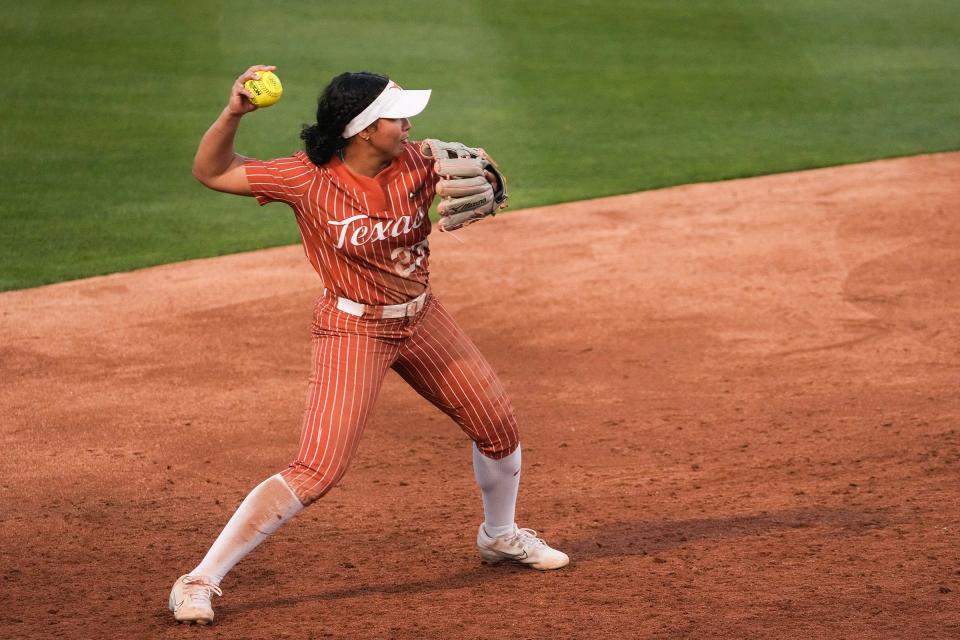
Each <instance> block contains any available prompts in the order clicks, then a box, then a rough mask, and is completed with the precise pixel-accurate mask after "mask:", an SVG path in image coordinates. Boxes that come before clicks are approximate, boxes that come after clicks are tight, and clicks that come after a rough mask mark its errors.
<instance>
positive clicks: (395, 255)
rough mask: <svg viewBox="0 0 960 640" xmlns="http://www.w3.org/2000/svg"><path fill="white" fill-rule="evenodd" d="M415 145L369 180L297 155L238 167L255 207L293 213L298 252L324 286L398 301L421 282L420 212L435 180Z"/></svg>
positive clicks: (425, 254) (425, 259)
mask: <svg viewBox="0 0 960 640" xmlns="http://www.w3.org/2000/svg"><path fill="white" fill-rule="evenodd" d="M417 148H418V146H417V144H416V143H413V142H411V143H410V144H408V145H406V149H405V151H404V153H403V154H402V155H401V156H400V157H399V158H397V159H396V160H394V162H393V163H392V164H391V165H390V166H389V167H387V168H386V169H384V170H383V171H382V172H380V173H379V174H378V175H377V176H376V177H375V178H370V177H367V176H360V175H357V174H354V173H353V172H351V171H350V170H349V168H347V167H346V165H344V164H343V163H342V162H341V161H340V159H339V158H336V157H334V158H333V159H331V160H330V161H329V162H327V163H325V164H324V165H322V166H320V167H318V166H316V165H314V164H313V163H312V162H311V161H310V159H309V158H308V157H307V155H306V153H304V152H303V151H299V152H297V153H295V154H294V155H293V156H290V157H287V158H278V159H275V160H268V161H259V160H254V161H250V162H248V163H247V164H246V165H245V169H246V174H247V181H248V182H249V184H250V188H251V190H252V191H253V194H254V196H256V198H257V201H258V202H260V204H267V203H268V202H284V203H286V204H288V205H289V206H290V207H291V208H292V209H293V211H294V213H295V215H296V219H297V225H298V227H299V229H300V235H301V238H302V240H303V248H304V252H305V253H306V255H307V258H308V259H309V260H310V263H311V264H312V265H313V267H314V269H315V270H316V271H317V273H318V274H319V275H320V277H321V278H322V279H323V282H324V286H325V287H326V288H327V289H329V290H330V291H331V292H333V293H334V295H338V296H343V297H345V298H349V299H351V300H355V301H357V302H362V303H364V304H375V305H384V304H398V303H403V302H407V301H408V300H410V299H412V298H415V297H417V296H418V295H420V294H421V293H422V292H423V291H424V290H425V289H426V287H427V285H428V281H429V270H428V266H429V264H428V263H429V255H430V249H429V244H428V242H427V236H428V235H429V233H430V219H429V217H428V216H427V213H426V212H427V211H428V210H429V208H430V203H431V202H432V201H433V197H434V194H435V184H436V175H435V174H434V173H433V166H432V163H429V162H427V161H426V160H424V158H423V157H422V156H420V154H419V152H418V151H417Z"/></svg>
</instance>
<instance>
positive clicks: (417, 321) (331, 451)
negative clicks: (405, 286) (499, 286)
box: [282, 295, 520, 504]
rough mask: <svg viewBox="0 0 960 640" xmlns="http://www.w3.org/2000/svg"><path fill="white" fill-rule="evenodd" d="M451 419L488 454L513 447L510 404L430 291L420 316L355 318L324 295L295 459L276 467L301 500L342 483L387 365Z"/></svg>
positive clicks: (319, 306)
mask: <svg viewBox="0 0 960 640" xmlns="http://www.w3.org/2000/svg"><path fill="white" fill-rule="evenodd" d="M391 368H392V369H393V370H394V371H396V372H397V373H398V374H400V376H401V377H402V378H403V379H404V380H406V381H407V383H408V384H409V385H410V386H411V387H413V388H414V389H415V390H416V391H417V392H418V393H419V394H420V395H422V396H423V397H424V398H426V399H427V400H429V401H430V402H431V403H433V404H434V405H435V406H436V407H437V408H439V409H440V410H441V411H443V412H444V413H446V414H447V415H448V416H450V417H451V418H452V419H453V420H454V421H455V422H456V423H457V424H458V425H460V428H462V429H463V430H464V431H465V432H466V433H467V435H468V436H470V438H471V439H472V440H473V441H474V442H476V443H477V447H478V448H479V449H480V451H481V452H482V453H483V454H484V455H486V456H488V457H490V458H494V459H499V458H502V457H504V456H507V455H509V454H510V453H511V452H513V450H514V449H516V448H517V445H518V444H519V441H520V434H519V430H518V428H517V421H516V417H515V416H514V412H513V406H512V405H511V404H510V400H509V399H508V398H507V396H506V393H505V392H504V389H503V385H502V384H501V383H500V380H499V378H497V374H496V373H495V372H494V371H493V369H492V367H491V366H490V364H489V363H488V362H487V360H486V359H485V358H484V357H483V355H482V354H481V353H480V351H479V350H478V349H477V347H476V346H475V345H474V344H473V342H472V341H471V340H470V338H468V337H467V335H466V334H465V333H464V332H463V330H462V329H460V327H459V325H457V323H456V322H455V321H454V320H453V318H452V317H450V315H449V314H448V313H447V311H446V309H444V307H443V305H442V304H440V302H439V301H438V300H437V299H436V298H435V297H434V296H432V295H431V296H430V298H429V300H428V302H427V304H426V306H425V307H424V308H423V309H422V310H421V311H420V313H419V314H418V315H417V316H414V317H411V318H396V319H387V320H372V319H364V318H357V317H355V316H352V315H350V314H347V313H344V312H342V311H340V310H338V309H337V308H336V306H335V300H334V299H332V298H330V297H328V296H324V297H322V298H321V299H320V300H319V301H318V303H317V307H316V310H315V312H314V323H313V373H312V375H311V377H310V384H309V387H308V390H307V402H306V411H305V412H304V419H303V427H302V431H301V434H300V446H299V450H298V451H297V457H296V459H295V460H294V461H293V462H292V463H291V464H290V466H289V467H288V468H287V469H285V470H284V471H283V472H282V475H283V476H284V479H285V480H286V481H287V483H288V484H289V485H290V486H291V487H292V488H293V490H294V492H295V493H296V494H297V497H299V498H300V500H301V502H303V503H304V504H309V503H310V502H313V501H314V500H316V499H317V498H319V497H320V496H322V495H324V494H325V493H326V492H327V491H329V490H330V489H331V488H333V486H334V485H335V484H336V483H337V482H338V481H339V480H340V478H341V477H342V476H343V474H344V473H345V472H346V470H347V466H348V465H349V462H350V458H351V457H352V456H353V453H354V452H355V451H356V449H357V445H358V443H359V441H360V435H361V433H362V432H363V428H364V426H365V425H366V422H367V419H368V417H369V415H370V410H371V409H372V408H373V404H374V402H375V401H376V399H377V395H378V394H379V392H380V387H381V385H382V383H383V379H384V377H385V376H386V374H387V370H388V369H391Z"/></svg>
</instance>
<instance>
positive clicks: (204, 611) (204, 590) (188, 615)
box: [170, 574, 223, 624]
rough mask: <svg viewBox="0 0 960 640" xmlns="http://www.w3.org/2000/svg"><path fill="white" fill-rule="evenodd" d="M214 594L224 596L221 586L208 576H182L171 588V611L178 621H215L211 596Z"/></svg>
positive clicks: (202, 622)
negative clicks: (211, 580)
mask: <svg viewBox="0 0 960 640" xmlns="http://www.w3.org/2000/svg"><path fill="white" fill-rule="evenodd" d="M213 594H217V595H218V596H222V595H223V592H222V591H220V587H218V586H217V585H215V584H213V583H212V582H210V580H209V578H207V577H206V576H192V575H190V574H187V575H185V576H180V577H179V578H177V581H176V582H174V583H173V589H171V590H170V611H172V612H173V617H174V619H175V620H176V621H177V622H188V623H190V622H196V623H197V624H210V623H211V622H213V606H212V605H211V604H210V598H212V597H213Z"/></svg>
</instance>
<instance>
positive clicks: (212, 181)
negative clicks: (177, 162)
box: [193, 65, 276, 196]
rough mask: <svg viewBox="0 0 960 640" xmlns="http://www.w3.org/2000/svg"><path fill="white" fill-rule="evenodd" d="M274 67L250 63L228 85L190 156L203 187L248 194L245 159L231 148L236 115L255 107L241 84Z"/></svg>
mask: <svg viewBox="0 0 960 640" xmlns="http://www.w3.org/2000/svg"><path fill="white" fill-rule="evenodd" d="M274 69H276V67H273V66H268V65H254V66H252V67H250V68H249V69H247V70H246V71H244V72H243V74H241V75H240V77H239V78H237V80H236V81H235V82H234V83H233V87H231V88H230V100H229V101H228V102H227V106H226V107H224V109H223V111H222V112H221V113H220V117H218V118H217V119H216V120H215V121H214V123H213V124H212V125H210V128H209V129H207V132H206V133H205V134H203V137H202V138H201V139H200V146H199V147H197V154H196V155H195V156H194V158H193V175H194V177H195V178H196V179H197V180H199V181H200V182H201V183H202V184H203V185H204V186H205V187H208V188H210V189H213V190H214V191H223V192H224V193H234V194H236V195H238V196H252V195H253V192H252V191H250V185H249V184H247V176H246V173H245V172H244V170H243V164H244V163H245V162H246V161H247V160H249V158H246V157H244V156H241V155H240V154H238V153H237V152H236V151H235V150H234V148H233V140H234V138H235V137H236V135H237V128H238V127H239V126H240V118H242V117H243V116H244V115H246V114H248V113H250V112H251V111H254V110H256V108H257V107H256V106H255V105H254V104H253V103H252V102H250V98H251V97H252V96H251V95H250V92H249V91H247V90H246V88H244V86H243V83H244V82H246V81H247V80H251V79H254V78H256V77H257V74H258V72H260V71H273V70H274Z"/></svg>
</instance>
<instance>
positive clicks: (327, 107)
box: [300, 71, 390, 166]
mask: <svg viewBox="0 0 960 640" xmlns="http://www.w3.org/2000/svg"><path fill="white" fill-rule="evenodd" d="M388 82H390V79H389V78H387V77H386V76H382V75H380V74H379V73H370V72H369V71H360V72H358V73H349V72H348V73H341V74H340V75H338V76H337V77H336V78H334V79H333V80H331V81H330V84H328V85H327V86H326V88H325V89H324V90H323V92H322V93H321V94H320V98H318V99H317V123H316V124H314V125H310V126H307V125H304V126H303V131H301V132H300V139H301V140H303V143H304V145H303V146H304V150H305V151H306V152H307V155H308V156H309V157H310V160H311V161H312V162H313V164H315V165H317V166H319V165H322V164H324V163H325V162H327V161H328V160H330V158H332V157H333V154H335V153H337V152H338V151H340V150H341V149H343V148H344V147H345V146H346V144H347V141H346V139H344V138H343V130H344V128H345V127H346V126H347V124H348V123H349V122H350V121H351V120H353V119H354V118H355V117H357V116H358V115H359V114H360V112H361V111H363V110H364V109H366V108H367V107H369V106H370V103H372V102H373V101H374V100H376V98H377V96H378V95H380V93H381V92H382V91H383V90H384V89H385V88H386V86H387V83H388Z"/></svg>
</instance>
